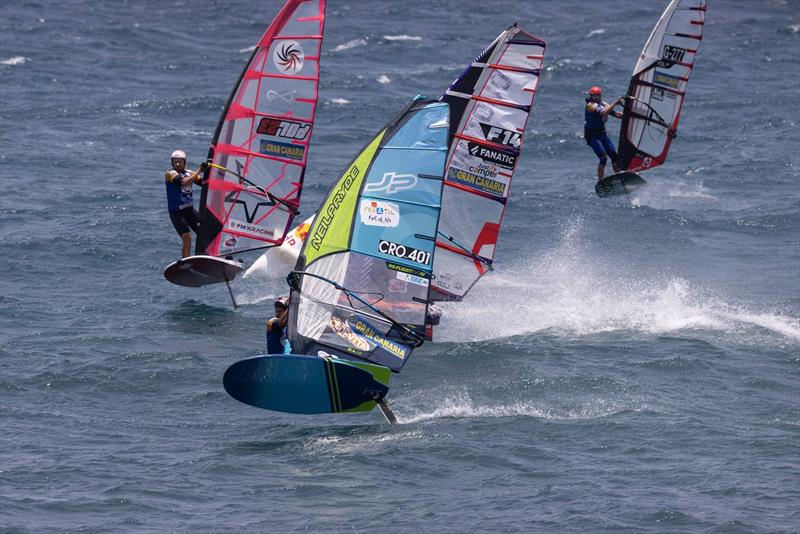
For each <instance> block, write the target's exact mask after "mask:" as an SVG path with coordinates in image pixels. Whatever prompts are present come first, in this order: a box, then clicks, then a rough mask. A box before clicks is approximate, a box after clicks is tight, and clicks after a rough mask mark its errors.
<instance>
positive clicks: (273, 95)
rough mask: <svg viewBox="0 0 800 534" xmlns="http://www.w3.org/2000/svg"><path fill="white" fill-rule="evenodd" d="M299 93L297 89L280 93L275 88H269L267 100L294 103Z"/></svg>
mask: <svg viewBox="0 0 800 534" xmlns="http://www.w3.org/2000/svg"><path fill="white" fill-rule="evenodd" d="M296 94H297V90H295V89H292V90H291V91H286V92H285V93H279V92H278V91H275V90H274V89H267V100H270V101H272V100H282V101H283V102H288V103H290V104H291V103H292V100H294V95H296Z"/></svg>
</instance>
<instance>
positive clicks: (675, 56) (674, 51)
mask: <svg viewBox="0 0 800 534" xmlns="http://www.w3.org/2000/svg"><path fill="white" fill-rule="evenodd" d="M684 54H686V49H685V48H681V47H679V46H670V45H664V50H663V51H662V52H661V59H660V60H659V61H658V63H657V65H658V66H659V67H663V68H665V69H668V68H670V67H671V66H673V65H674V64H675V63H680V62H682V61H683V56H684Z"/></svg>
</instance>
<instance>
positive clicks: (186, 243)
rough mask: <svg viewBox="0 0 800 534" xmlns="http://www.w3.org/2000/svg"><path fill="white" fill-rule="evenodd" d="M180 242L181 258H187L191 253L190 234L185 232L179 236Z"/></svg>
mask: <svg viewBox="0 0 800 534" xmlns="http://www.w3.org/2000/svg"><path fill="white" fill-rule="evenodd" d="M181 241H183V248H182V249H181V258H185V257H187V256H189V255H190V254H191V251H192V233H191V232H186V233H183V234H181Z"/></svg>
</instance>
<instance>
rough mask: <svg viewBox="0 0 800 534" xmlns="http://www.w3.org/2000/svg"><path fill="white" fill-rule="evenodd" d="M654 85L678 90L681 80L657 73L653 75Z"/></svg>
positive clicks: (663, 73)
mask: <svg viewBox="0 0 800 534" xmlns="http://www.w3.org/2000/svg"><path fill="white" fill-rule="evenodd" d="M653 83H654V84H656V85H660V86H662V87H669V88H670V89H677V88H678V87H679V86H680V84H681V79H680V78H679V77H677V76H672V75H670V74H667V73H665V72H660V71H655V74H653Z"/></svg>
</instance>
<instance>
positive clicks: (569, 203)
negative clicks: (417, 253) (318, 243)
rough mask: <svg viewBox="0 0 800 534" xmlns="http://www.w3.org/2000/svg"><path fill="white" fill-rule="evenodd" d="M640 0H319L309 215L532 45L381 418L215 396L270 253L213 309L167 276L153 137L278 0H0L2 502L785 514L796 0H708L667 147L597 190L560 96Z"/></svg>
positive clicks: (798, 394)
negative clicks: (357, 158) (524, 39)
mask: <svg viewBox="0 0 800 534" xmlns="http://www.w3.org/2000/svg"><path fill="white" fill-rule="evenodd" d="M665 4H666V2H662V1H651V2H639V1H634V0H631V1H619V2H616V1H611V0H598V1H596V2H592V3H591V5H589V4H587V3H586V2H583V1H579V0H570V1H564V2H512V1H505V0H504V1H497V2H477V1H464V0H462V1H456V0H452V1H440V0H430V1H427V2H416V1H414V2H395V1H390V0H383V1H372V2H357V1H352V0H351V1H339V0H332V1H331V2H330V6H329V8H328V13H327V24H326V35H325V40H324V44H323V50H324V53H323V58H322V69H323V72H322V81H321V85H320V106H319V108H318V115H317V116H318V121H317V124H316V127H315V131H314V135H313V140H312V147H311V153H310V160H309V171H308V174H307V176H306V187H305V188H304V197H303V208H302V209H303V212H304V213H306V214H310V213H311V212H312V211H313V210H314V209H315V208H316V206H317V205H318V204H319V202H320V201H321V200H322V196H323V195H324V194H325V192H326V191H327V188H328V187H329V185H330V183H331V181H332V180H333V179H334V178H335V177H336V176H337V173H338V172H339V171H341V169H342V168H343V167H344V165H345V164H346V163H347V161H348V160H349V159H350V157H351V156H352V155H354V154H355V152H356V150H358V149H359V148H360V147H361V146H362V145H363V144H364V143H365V142H366V141H367V140H368V139H369V138H370V136H371V135H373V134H374V133H375V132H376V131H377V129H378V128H380V127H381V126H382V125H383V124H384V123H385V122H386V121H387V120H388V119H389V118H391V117H392V116H393V115H394V113H395V112H396V111H397V110H399V109H400V107H401V106H402V105H403V104H404V103H405V102H406V101H407V100H408V99H409V98H410V97H412V96H414V95H416V94H418V93H423V94H429V95H438V94H440V93H441V91H442V90H443V89H444V88H445V87H446V86H447V84H448V83H449V82H450V81H451V80H452V79H453V78H455V77H456V76H457V75H458V73H459V72H460V70H461V68H462V66H463V65H464V64H465V63H466V62H468V61H470V60H471V58H473V57H474V56H475V55H476V54H477V53H478V52H479V51H480V50H481V49H483V48H484V47H485V46H486V45H487V44H488V43H489V42H490V41H491V40H492V39H493V38H494V37H495V36H496V35H497V34H498V33H499V32H500V31H501V30H503V29H504V28H505V27H506V26H508V25H509V24H510V23H512V22H514V21H519V23H520V24H521V25H522V26H523V28H524V29H526V30H527V31H529V32H530V33H533V34H534V35H536V36H538V37H541V38H543V39H545V40H546V41H547V43H548V49H547V52H546V58H545V60H546V70H545V72H544V73H543V75H542V78H541V84H540V90H539V93H538V95H537V97H536V101H535V107H534V112H533V116H532V118H531V121H530V123H529V125H528V132H527V138H526V143H525V148H524V152H523V155H522V158H521V160H520V165H519V168H518V172H517V174H516V177H515V181H514V185H513V189H512V198H511V200H510V202H509V204H508V209H507V211H506V218H505V221H504V231H503V233H502V235H501V238H500V243H499V249H498V253H497V256H496V265H495V266H496V271H495V272H494V273H492V274H490V275H488V276H487V277H485V278H484V279H483V280H482V281H481V283H480V284H479V286H477V287H476V288H475V291H474V292H473V293H472V294H471V295H470V296H469V298H468V299H467V300H466V301H465V302H463V303H460V304H448V305H446V306H445V308H446V309H445V316H444V319H443V321H442V325H441V326H440V327H439V329H438V331H437V333H436V337H437V340H436V342H434V343H429V344H426V345H424V346H423V347H422V348H421V349H420V350H419V351H417V352H415V354H414V355H413V357H412V360H411V361H410V363H409V364H408V365H407V366H406V368H405V369H404V371H403V373H402V374H400V375H398V376H395V377H394V380H393V386H392V389H391V391H390V400H391V402H392V404H393V406H394V409H395V411H396V412H397V414H398V417H399V419H400V424H399V425H396V426H393V427H390V426H389V425H387V424H386V423H385V422H384V421H383V418H382V417H381V415H380V414H379V413H377V412H375V413H369V414H361V415H337V416H334V415H320V416H292V415H289V414H282V413H274V412H268V411H264V410H259V409H256V408H252V407H249V406H246V405H243V404H240V403H238V402H236V401H234V400H233V399H231V398H230V397H228V396H227V395H226V393H225V392H224V390H223V388H222V373H223V372H224V370H225V369H226V367H227V366H228V365H230V364H231V363H232V362H234V361H236V360H239V359H242V358H245V357H248V356H251V355H254V354H257V353H259V352H261V351H262V348H263V328H264V320H265V319H266V318H267V317H268V315H269V314H270V311H271V299H272V298H273V297H274V296H276V295H279V294H282V293H285V292H286V289H285V285H284V283H283V281H282V278H281V276H279V275H275V276H272V277H270V278H267V279H263V278H254V279H248V280H239V281H237V282H236V283H234V285H233V290H234V292H235V293H236V295H237V298H238V299H239V300H240V301H241V303H242V304H243V305H242V306H241V307H240V308H239V309H237V310H233V309H232V308H231V306H230V304H229V302H228V296H227V293H226V291H225V289H224V287H223V288H221V287H214V286H211V287H207V288H202V289H187V288H181V287H177V286H173V285H171V284H169V283H167V282H166V281H165V280H164V278H163V276H162V269H163V267H164V266H165V265H166V264H167V263H169V262H171V261H173V260H174V259H176V258H177V256H178V254H179V251H180V241H179V239H178V237H177V235H175V232H174V230H173V229H172V227H171V224H170V222H169V219H168V216H167V212H166V203H165V198H164V186H163V185H162V174H163V171H164V170H165V168H166V167H167V166H168V164H169V161H168V157H169V153H170V152H171V151H172V150H173V149H174V148H176V147H181V148H184V149H185V150H187V151H188V153H189V160H190V163H191V164H196V163H197V162H199V161H200V160H201V158H202V157H203V156H204V155H205V153H206V150H207V147H208V143H209V141H210V138H211V135H212V133H213V130H214V127H215V125H216V121H217V119H218V117H219V113H220V110H221V108H222V106H223V105H224V103H225V100H226V98H227V95H228V93H229V91H230V89H231V86H232V84H233V82H234V81H235V79H236V78H237V76H238V74H239V72H240V70H241V68H242V66H243V65H244V62H245V61H246V60H247V58H248V56H249V49H250V47H251V46H253V44H254V43H255V42H256V40H257V39H258V37H259V36H260V35H261V33H262V32H263V30H264V28H265V27H266V25H267V24H268V23H269V21H270V20H271V19H272V17H273V16H274V14H275V13H276V12H277V10H278V9H279V2H276V1H226V2H221V1H208V2H199V1H197V2H194V1H183V2H178V1H176V2H155V1H153V0H141V1H136V2H132V1H129V2H125V1H122V0H120V1H117V2H104V3H98V2H91V1H88V0H73V1H70V2H44V1H30V0H19V1H17V2H5V3H3V4H2V5H0V97H2V98H0V102H1V104H0V183H1V184H2V187H3V194H2V195H0V247H2V275H1V276H0V303H1V305H2V307H1V309H2V313H1V314H0V530H2V531H3V532H9V533H10V532H226V531H232V532H293V531H303V532H344V531H347V532H367V531H377V530H380V531H382V532H410V531H420V532H581V533H583V532H601V531H602V532H607V531H609V532H713V533H723V532H741V533H751V532H798V531H800V526H799V525H800V402H799V401H800V187H799V184H800V136H799V135H798V122H799V121H800V112H799V111H798V105H797V103H798V101H800V74H798V73H800V4H799V3H798V2H797V1H796V0H791V1H788V2H784V1H775V0H771V1H764V2H748V1H735V0H730V1H722V0H720V1H713V0H712V1H711V2H710V6H709V11H708V18H707V24H706V26H705V38H704V40H703V42H702V45H701V49H700V53H699V56H698V60H697V63H696V68H695V72H694V73H693V74H692V78H691V81H690V83H689V89H688V95H687V102H686V106H685V108H684V111H683V114H682V116H681V124H680V127H679V133H678V137H677V139H676V140H675V141H674V144H673V148H672V151H671V153H670V157H669V159H668V160H667V163H666V165H664V166H663V167H660V168H658V169H656V170H653V171H651V172H649V173H647V175H646V178H647V179H648V181H649V185H648V186H647V187H646V188H644V189H641V190H640V191H639V192H637V193H636V194H634V195H632V198H631V204H628V203H627V202H626V201H625V200H621V199H610V200H609V199H606V200H601V199H598V198H597V197H596V196H595V195H594V192H593V186H594V179H593V175H594V170H595V165H596V163H595V161H596V160H595V157H594V155H593V154H592V152H591V150H590V149H589V148H588V147H587V146H586V145H585V144H584V142H583V140H582V139H581V132H582V125H583V117H582V107H583V93H584V91H585V90H586V89H587V87H589V86H591V85H602V86H603V87H604V88H605V91H606V94H607V95H609V96H610V97H613V96H615V95H617V94H623V93H624V92H625V90H626V88H627V84H628V79H629V76H630V72H631V70H632V68H633V65H634V63H635V60H636V57H637V54H638V53H639V51H640V50H641V47H642V45H643V43H644V41H645V39H646V38H647V36H648V35H649V32H650V31H651V28H652V26H653V25H654V24H655V22H656V20H657V19H658V16H659V15H660V12H661V10H662V8H663V6H664V5H665ZM610 129H611V130H612V132H613V134H612V137H615V136H616V131H617V126H616V125H614V124H612V125H611V127H610ZM248 259H253V258H248Z"/></svg>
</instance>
